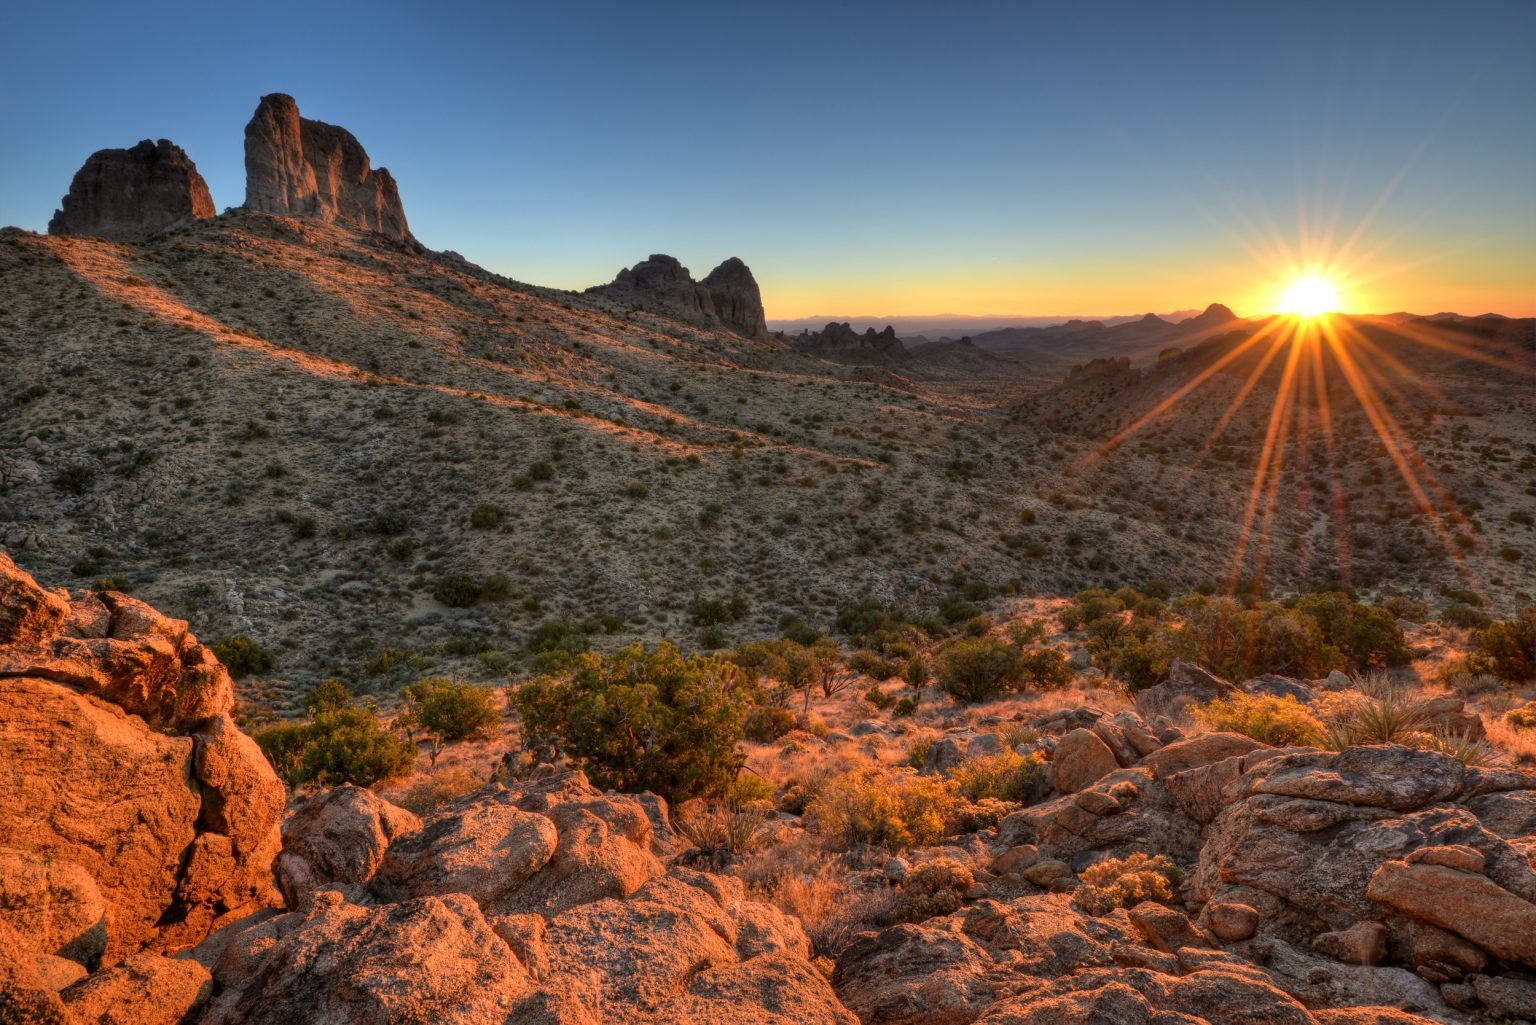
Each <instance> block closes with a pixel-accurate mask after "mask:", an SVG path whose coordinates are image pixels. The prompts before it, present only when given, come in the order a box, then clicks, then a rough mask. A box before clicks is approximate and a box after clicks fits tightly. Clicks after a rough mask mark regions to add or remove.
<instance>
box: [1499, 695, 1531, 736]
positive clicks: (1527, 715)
mask: <svg viewBox="0 0 1536 1025" xmlns="http://www.w3.org/2000/svg"><path fill="white" fill-rule="evenodd" d="M1504 721H1505V722H1507V723H1509V725H1511V726H1513V727H1514V728H1515V729H1517V730H1536V701H1527V702H1526V703H1525V704H1523V705H1516V706H1515V707H1514V708H1511V709H1510V710H1509V711H1507V712H1505V713H1504Z"/></svg>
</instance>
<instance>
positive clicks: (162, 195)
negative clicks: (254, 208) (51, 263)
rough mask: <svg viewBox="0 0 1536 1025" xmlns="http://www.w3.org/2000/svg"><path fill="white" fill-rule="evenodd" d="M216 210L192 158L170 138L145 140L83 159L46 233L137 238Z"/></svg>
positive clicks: (130, 239) (118, 238) (123, 239)
mask: <svg viewBox="0 0 1536 1025" xmlns="http://www.w3.org/2000/svg"><path fill="white" fill-rule="evenodd" d="M215 213H216V211H215V210H214V208H213V197H212V196H210V195H209V194H208V183H207V182H205V181H203V176H202V175H200V174H198V173H197V165H196V164H194V163H193V162H192V158H191V157H189V156H187V154H186V152H185V151H184V150H183V149H182V148H181V147H180V146H176V145H173V144H172V143H171V142H170V140H168V139H161V140H160V141H159V142H151V141H150V140H148V139H145V140H144V141H142V142H140V143H139V144H138V145H137V146H135V147H133V148H132V149H103V150H97V151H96V152H95V153H92V154H91V155H90V156H89V157H87V158H86V161H85V163H84V164H83V165H82V166H81V168H80V170H78V171H76V172H75V177H74V180H73V181H71V182H70V183H69V194H68V195H66V196H65V197H64V200H63V209H61V210H58V211H56V212H55V213H54V215H53V219H52V220H50V221H49V222H48V234H50V235H90V236H94V237H96V238H104V239H110V240H112V241H114V242H136V241H138V240H140V239H142V238H146V237H148V236H149V235H152V234H154V233H155V232H157V231H164V230H166V229H167V228H174V227H176V226H178V225H182V224H186V223H188V222H190V221H195V220H200V219H203V218H207V217H213V216H214V215H215Z"/></svg>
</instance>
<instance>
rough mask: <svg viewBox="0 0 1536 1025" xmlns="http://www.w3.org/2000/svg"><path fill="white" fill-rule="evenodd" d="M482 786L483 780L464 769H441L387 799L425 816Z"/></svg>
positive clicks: (483, 784)
mask: <svg viewBox="0 0 1536 1025" xmlns="http://www.w3.org/2000/svg"><path fill="white" fill-rule="evenodd" d="M483 786H485V780H483V779H479V778H478V777H476V776H475V775H474V774H473V773H471V772H469V771H468V770H466V769H459V768H454V769H442V770H439V771H437V772H434V773H432V774H431V775H430V776H427V777H426V778H425V779H422V780H419V781H417V782H415V783H413V784H411V786H410V787H409V788H408V789H407V790H405V791H404V792H403V793H400V794H392V795H390V797H389V799H390V800H391V801H393V802H394V803H395V804H398V805H399V806H400V807H402V808H404V809H406V810H407V811H412V812H415V813H416V814H417V815H420V816H422V817H423V818H425V817H426V816H428V815H431V814H432V813H433V812H435V811H436V810H437V809H438V808H441V807H442V806H443V805H445V804H447V803H449V802H450V801H454V800H457V799H458V798H460V797H463V796H464V795H465V794H467V793H470V792H471V791H474V790H478V789H480V788H481V787H483Z"/></svg>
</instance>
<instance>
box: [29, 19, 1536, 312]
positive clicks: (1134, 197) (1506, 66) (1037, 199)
mask: <svg viewBox="0 0 1536 1025" xmlns="http://www.w3.org/2000/svg"><path fill="white" fill-rule="evenodd" d="M8 6H9V13H8V15H7V20H6V26H7V32H6V35H7V46H6V51H7V56H6V60H5V62H4V65H3V67H0V131H3V133H4V135H3V137H4V138H5V139H6V140H7V145H6V148H5V151H4V156H3V158H0V223H5V224H18V225H20V226H22V227H26V228H31V229H35V230H42V229H44V228H45V227H46V224H47V220H48V217H49V216H50V214H51V213H52V211H53V210H54V208H55V207H56V206H57V205H58V202H59V199H60V197H61V196H62V195H63V193H64V191H65V190H66V188H67V187H68V183H69V179H70V176H71V175H72V174H73V173H74V171H75V170H76V168H78V166H79V165H80V163H81V162H82V161H83V160H84V158H85V157H86V156H87V155H88V154H89V153H90V152H92V151H93V150H95V149H99V148H103V147H106V146H129V145H132V144H133V143H134V142H136V141H137V140H139V139H141V138H160V137H165V138H169V139H171V140H173V141H174V142H176V143H178V144H179V145H181V146H183V147H184V148H185V149H186V150H187V151H188V152H189V153H190V154H191V155H192V157H193V159H194V160H195V161H196V162H197V165H198V167H199V169H200V170H201V171H202V173H203V175H204V177H205V178H207V180H208V183H209V186H210V188H211V189H212V192H213V196H214V201H215V203H216V204H217V205H218V206H219V207H220V208H223V207H225V206H231V205H237V204H239V203H240V202H241V200H242V199H243V190H244V171H243V162H242V160H243V157H242V149H241V146H242V129H243V126H244V124H245V121H246V120H247V119H248V118H249V116H250V113H251V111H252V110H253V109H254V108H255V105H256V101H257V99H258V98H259V97H260V96H261V95H262V94H264V93H267V92H274V91H282V92H288V93H292V94H293V95H294V96H295V97H296V98H297V99H298V102H299V106H300V109H301V110H302V111H303V113H304V114H305V116H307V117H313V118H318V119H320V120H324V121H330V122H333V123H336V124H341V125H344V126H346V127H347V128H349V129H350V130H352V131H353V132H354V133H355V134H356V135H357V136H358V138H359V139H360V140H361V141H362V142H363V144H364V146H365V147H367V149H368V151H369V153H370V154H371V155H372V156H373V158H374V162H375V164H376V165H385V166H387V167H389V168H390V170H391V171H392V172H393V173H394V174H395V177H396V178H397V179H398V181H399V183H400V190H401V194H402V197H403V198H404V201H405V204H406V212H407V215H408V216H409V218H410V221H411V226H412V228H413V230H414V231H415V233H416V234H417V236H418V237H419V238H420V239H421V240H422V241H423V242H425V243H426V244H428V245H430V246H432V247H434V248H445V249H455V250H458V251H459V252H461V253H463V254H464V255H466V256H467V257H469V258H470V259H472V260H475V261H476V262H479V263H482V264H484V265H486V266H488V267H491V268H492V269H495V270H498V271H501V272H503V273H507V274H510V275H513V276H515V277H518V278H521V279H523V280H528V281H534V282H538V283H541V284H549V285H558V286H563V287H581V286H584V285H588V284H594V283H597V282H600V281H603V280H607V279H608V278H611V277H612V275H613V273H614V272H615V271H616V270H617V269H618V268H619V267H620V266H622V265H626V264H631V263H634V262H636V261H637V260H639V259H641V258H643V257H644V256H645V255H647V254H648V253H651V252H668V253H672V254H673V255H676V256H677V257H679V258H680V259H682V260H683V262H684V263H686V264H688V265H689V266H690V267H691V268H692V269H693V270H694V271H695V273H696V274H697V275H699V276H702V275H703V274H704V273H705V272H707V271H708V270H709V268H710V267H712V266H713V265H714V264H715V263H717V262H719V261H720V260H721V259H723V258H725V257H727V256H731V255H739V256H741V257H742V258H743V259H745V260H746V261H747V262H748V263H749V264H750V265H751V266H752V267H753V269H754V271H755V272H756V273H757V276H758V278H759V280H760V282H761V283H762V285H763V289H764V295H765V301H766V303H767V306H768V312H769V315H770V316H782V317H789V316H802V315H810V314H818V313H826V314H843V315H852V314H859V313H889V314H900V313H907V314H916V313H942V312H957V313H1020V314H1025V313H1097V314H1116V313H1133V312H1138V311H1141V310H1144V309H1153V308H1157V309H1173V308H1178V307H1187V306H1199V305H1203V304H1204V303H1205V302H1209V301H1213V300H1221V301H1226V302H1229V303H1231V304H1232V305H1234V306H1236V307H1238V308H1239V310H1240V311H1243V312H1257V311H1258V307H1260V306H1262V304H1263V302H1264V301H1265V298H1266V296H1267V295H1268V294H1269V293H1270V292H1271V291H1272V290H1273V288H1274V286H1275V279H1277V278H1279V277H1284V276H1285V275H1286V274H1288V273H1290V270H1289V269H1288V268H1286V267H1282V266H1280V264H1282V263H1283V262H1284V261H1282V260H1279V259H1278V258H1277V257H1276V256H1275V253H1274V251H1273V247H1272V246H1271V244H1270V243H1271V240H1273V241H1277V242H1279V243H1281V244H1283V245H1284V246H1286V247H1288V248H1290V249H1291V250H1292V251H1293V252H1295V251H1298V250H1301V249H1305V250H1307V251H1308V259H1312V258H1315V259H1322V260H1326V259H1328V258H1329V257H1330V256H1331V255H1332V253H1333V252H1335V251H1336V250H1337V248H1338V243H1339V242H1341V241H1342V237H1343V236H1346V235H1348V234H1349V233H1350V232H1351V231H1353V229H1354V228H1355V227H1356V226H1357V225H1359V224H1360V223H1361V222H1362V221H1363V220H1364V219H1365V218H1366V215H1367V212H1368V211H1370V210H1371V208H1372V207H1373V205H1376V204H1377V203H1378V201H1379V200H1381V199H1382V197H1383V196H1384V195H1385V196H1386V198H1385V202H1383V203H1381V205H1380V210H1379V212H1377V213H1376V214H1375V216H1374V218H1372V219H1371V220H1370V222H1369V225H1368V226H1367V227H1366V229H1365V230H1364V231H1363V233H1362V236H1361V241H1360V243H1359V245H1357V247H1356V249H1355V252H1356V253H1357V254H1363V253H1367V252H1371V251H1373V250H1378V249H1379V252H1377V253H1376V255H1374V256H1373V257H1372V258H1371V260H1370V261H1368V262H1367V263H1365V264H1363V265H1362V266H1360V267H1357V268H1355V269H1354V270H1353V272H1351V273H1350V274H1349V275H1348V277H1350V278H1351V280H1350V281H1349V282H1348V283H1347V284H1348V285H1349V286H1350V287H1349V288H1348V291H1349V292H1350V293H1351V294H1352V298H1353V301H1354V302H1355V305H1357V306H1359V307H1361V308H1379V309H1385V308H1387V307H1391V308H1393V309H1396V308H1411V309H1415V310H1419V311H1422V312H1431V311H1432V310H1438V309H1444V308H1461V309H1462V310H1463V312H1481V311H1482V310H1483V309H1499V310H1501V311H1503V312H1509V313H1529V312H1531V311H1532V307H1536V170H1533V169H1536V61H1533V60H1532V57H1531V55H1532V52H1533V49H1536V4H1531V3H1500V2H1486V3H1483V2H1472V3H1459V4H1447V3H1433V4H1431V3H1424V4H1415V3H1386V2H1382V3H1373V2H1360V3H1332V4H1309V3H1286V4H1276V5H1273V7H1272V8H1271V7H1267V6H1263V5H1258V4H1249V3H1236V4H1234V3H1222V4H1184V5H1177V7H1176V8H1175V7H1174V6H1173V5H1156V4H1145V3H1137V4H1125V5H1117V4H1094V5H1073V7H1074V9H1072V10H1066V9H1064V8H1065V7H1066V6H1067V5H1061V4H1051V5H1029V4H965V3H958V4H947V5H939V4H933V3H923V4H900V3H892V4H874V3H868V4H866V3H816V4H796V3H776V4H731V3H724V2H717V3H712V4H662V3H653V4H638V3H633V2H630V3H622V4H608V3H566V4H541V5H521V4H480V3H457V4H455V3H444V4H434V5H428V4H420V3H418V4H404V3H390V2H382V3H373V4H368V5H356V4H350V5H345V6H342V5H329V4H323V3H310V4H291V3H282V2H276V3H269V4H266V5H263V6H260V7H252V6H249V5H239V6H236V5H208V4H189V3H146V4H136V5H125V4H120V3H114V4H99V3H92V2H85V3H78V4H74V5H71V6H70V7H69V8H68V9H67V11H68V16H67V17H62V16H61V15H60V14H59V13H58V12H59V11H60V10H61V8H59V7H57V6H56V5H46V6H45V5H41V4H34V5H22V4H16V3H13V4H10V5H8ZM1394 182H1395V183H1396V184H1395V186H1394ZM1335 210H1337V223H1338V224H1339V228H1340V230H1339V232H1338V233H1337V234H1336V235H1335V245H1334V246H1332V247H1323V246H1322V245H1321V243H1320V242H1319V241H1318V240H1319V235H1320V233H1319V232H1318V230H1317V228H1318V226H1319V225H1320V224H1322V223H1323V222H1326V221H1327V220H1328V219H1329V215H1331V214H1332V213H1333V211H1335ZM1304 225H1306V226H1309V227H1308V228H1304ZM1308 239H1310V242H1309V241H1308ZM1325 249H1326V251H1325ZM1244 307H1247V309H1246V310H1245V309H1244Z"/></svg>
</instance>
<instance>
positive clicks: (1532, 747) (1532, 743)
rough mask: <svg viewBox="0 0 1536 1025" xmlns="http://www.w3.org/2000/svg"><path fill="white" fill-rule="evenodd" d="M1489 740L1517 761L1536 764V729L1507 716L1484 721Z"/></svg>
mask: <svg viewBox="0 0 1536 1025" xmlns="http://www.w3.org/2000/svg"><path fill="white" fill-rule="evenodd" d="M1484 727H1485V728H1486V729H1487V731H1488V742H1489V743H1490V744H1492V745H1493V746H1494V747H1495V748H1497V749H1498V750H1500V751H1502V752H1504V754H1506V755H1507V756H1509V757H1510V758H1512V759H1514V760H1515V761H1517V762H1520V763H1523V764H1527V765H1536V729H1527V728H1525V727H1521V726H1516V725H1514V724H1513V723H1511V722H1510V720H1509V718H1508V717H1507V716H1506V717H1504V718H1502V719H1494V720H1492V721H1491V722H1487V723H1484Z"/></svg>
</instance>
